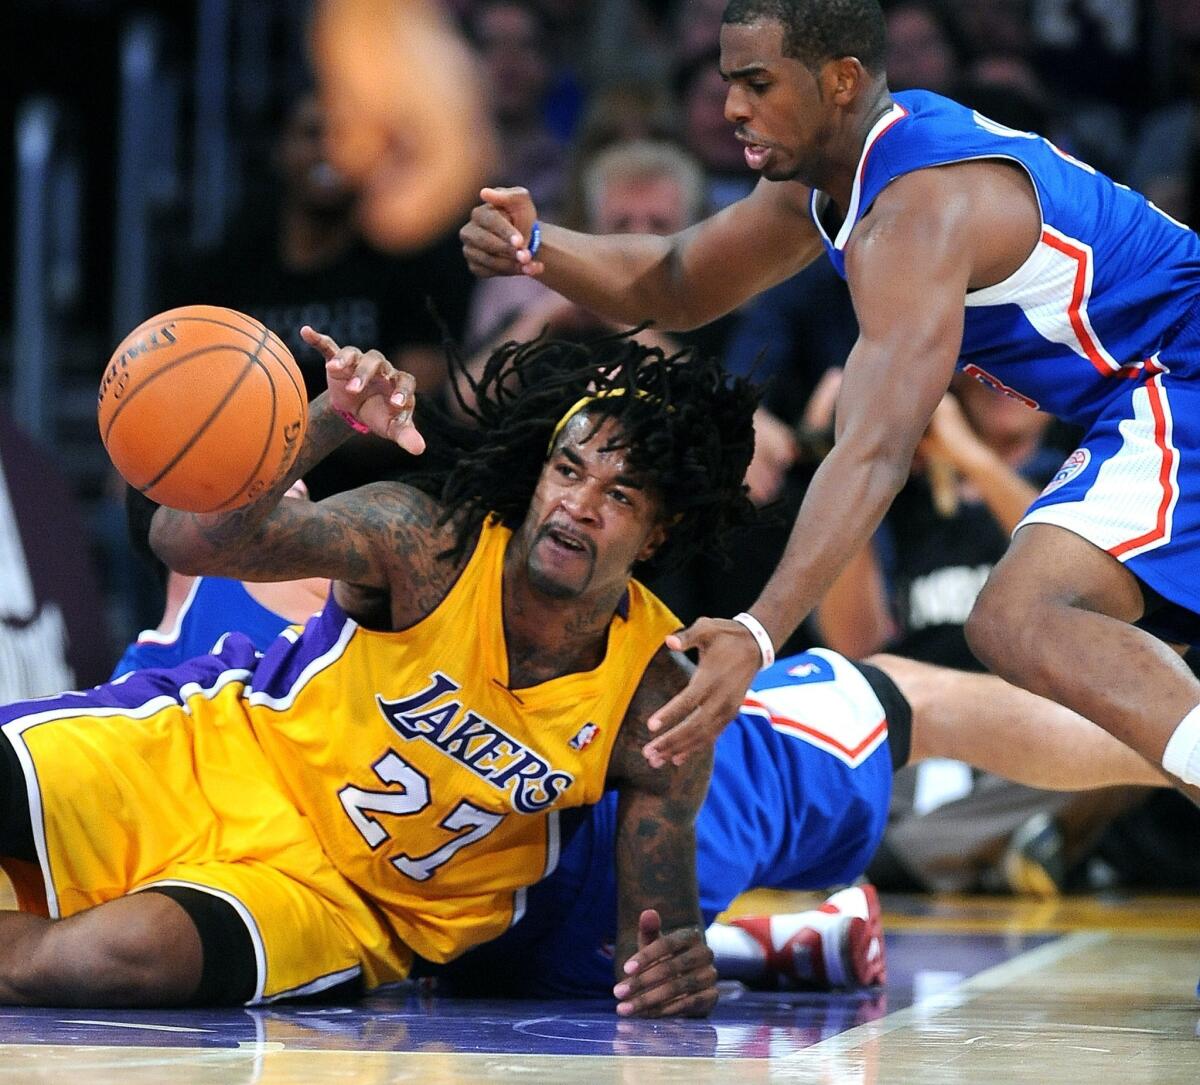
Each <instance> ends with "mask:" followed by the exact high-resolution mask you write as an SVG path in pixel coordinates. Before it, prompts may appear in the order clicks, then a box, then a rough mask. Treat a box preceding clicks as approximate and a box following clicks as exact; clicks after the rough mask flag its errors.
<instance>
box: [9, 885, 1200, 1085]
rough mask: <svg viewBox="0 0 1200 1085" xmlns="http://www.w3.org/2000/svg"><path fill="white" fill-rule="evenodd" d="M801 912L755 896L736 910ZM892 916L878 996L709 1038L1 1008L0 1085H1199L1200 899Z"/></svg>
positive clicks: (525, 1014) (888, 903)
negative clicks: (1199, 986) (775, 1084)
mask: <svg viewBox="0 0 1200 1085" xmlns="http://www.w3.org/2000/svg"><path fill="white" fill-rule="evenodd" d="M5 903H6V902H5V900H4V894H3V892H2V891H0V906H5ZM807 906H811V898H809V897H804V896H802V895H798V894H781V893H757V894H751V895H750V896H749V897H748V898H743V900H742V901H740V902H739V903H738V906H737V907H738V909H739V910H750V911H764V910H768V909H770V910H788V911H792V910H796V909H798V908H802V907H807ZM885 907H886V915H885V925H886V928H887V931H888V960H889V970H890V977H889V983H888V986H887V989H886V991H884V992H882V993H879V994H876V995H873V996H872V995H820V994H804V993H794V992H789V993H783V992H781V993H777V994H751V993H748V992H741V991H740V990H738V989H734V988H731V989H730V990H729V991H728V992H726V993H725V995H724V997H723V998H722V1002H721V1004H720V1006H718V1008H717V1010H716V1012H715V1013H714V1014H713V1016H712V1017H711V1018H710V1019H709V1020H707V1021H703V1022H695V1021H669V1022H653V1021H632V1022H631V1021H620V1020H618V1019H617V1018H616V1017H615V1016H614V1015H613V1014H612V1012H611V1010H610V1009H609V1007H608V1006H607V1005H606V1004H604V1003H589V1002H558V1003H530V1002H500V1001H486V1002H485V1001H467V1000H463V1001H458V1002H454V1001H451V1000H448V999H444V998H436V997H435V998H430V997H422V996H421V995H419V994H417V993H413V992H390V993H388V994H386V995H380V996H376V997H374V998H371V999H368V1000H365V1001H364V1002H362V1003H360V1004H356V1005H352V1006H320V1007H305V1008H291V1009H288V1008H280V1007H274V1008H270V1009H264V1010H229V1011H212V1012H196V1011H170V1012H167V1011H155V1012H150V1011H139V1012H130V1011H106V1010H86V1011H84V1010H21V1009H15V1008H5V1007H0V1085H2V1083H4V1082H10V1081H11V1082H21V1083H25V1082H30V1083H46V1085H61V1083H67V1082H70V1083H71V1085H81V1083H86V1085H105V1083H109V1082H111V1083H114V1085H149V1083H155V1085H157V1083H163V1082H167V1083H170V1085H200V1083H204V1085H208V1083H213V1085H216V1083H220V1085H225V1083H237V1085H325V1083H334V1082H336V1083H339V1085H375V1083H380V1085H382V1083H384V1082H420V1083H422V1085H425V1083H429V1085H441V1083H446V1085H466V1083H472V1085H473V1083H476V1082H506V1083H507V1082H523V1083H524V1082H531V1081H537V1082H540V1083H547V1085H559V1083H563V1085H575V1083H592V1082H599V1083H613V1085H635V1083H636V1085H675V1083H686V1085H709V1083H718V1082H737V1083H739V1085H754V1083H757V1082H766V1081H779V1082H797V1083H813V1085H892V1083H913V1085H918V1083H919V1085H959V1083H971V1085H974V1083H982V1082H988V1083H991V1082H995V1083H998V1085H999V1083H1002V1085H1010V1083H1011V1085H1023V1083H1030V1085H1075V1083H1079V1085H1085V1083H1086V1085H1097V1083H1102V1082H1119V1083H1120V1085H1151V1083H1155V1085H1157V1083H1170V1085H1175V1083H1179V1085H1183V1083H1188V1085H1197V1083H1200V1037H1198V1035H1197V1028H1198V1022H1200V1002H1198V1001H1197V999H1196V995H1195V987H1196V980H1197V977H1198V976H1200V898H1187V899H1180V898H1175V899H1168V898H1153V899H1140V900H1125V901H1108V900H1097V899H1091V898H1084V899H1067V900H1065V901H1063V902H1051V903H1045V904H1042V903H1036V902H1022V901H1011V900H1002V899H999V898H983V899H981V898H915V897H896V898H891V899H887V900H885Z"/></svg>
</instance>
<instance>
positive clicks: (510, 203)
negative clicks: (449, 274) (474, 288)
mask: <svg viewBox="0 0 1200 1085" xmlns="http://www.w3.org/2000/svg"><path fill="white" fill-rule="evenodd" d="M479 197H480V199H482V200H483V203H481V204H480V205H479V206H478V207H476V208H475V210H474V211H472V212H471V218H470V221H469V222H468V223H467V224H466V225H465V226H464V227H463V228H462V229H461V230H459V231H458V238H459V240H460V241H461V242H462V246H463V256H465V257H466V260H467V266H468V267H469V268H470V269H471V271H472V272H473V273H474V274H476V275H478V276H479V277H480V278H481V279H486V278H489V277H490V276H493V275H540V274H541V273H542V272H543V271H544V270H545V267H544V265H543V264H542V262H541V261H540V260H536V259H534V256H533V253H531V252H530V251H529V246H530V244H532V237H531V235H532V232H533V224H534V223H535V222H536V221H537V208H536V207H534V205H533V199H532V197H531V196H530V195H529V190H528V189H525V188H485V189H483V190H482V191H481V192H480V193H479Z"/></svg>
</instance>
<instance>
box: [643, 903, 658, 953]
mask: <svg viewBox="0 0 1200 1085" xmlns="http://www.w3.org/2000/svg"><path fill="white" fill-rule="evenodd" d="M660 934H662V918H661V917H660V916H659V914H658V912H656V911H655V910H654V909H653V908H647V909H646V910H645V911H644V912H642V914H641V915H640V916H638V949H645V948H646V947H647V946H649V945H650V944H651V943H652V942H653V941H654V940H655V939H656V938H657V937H658V936H659V935H660Z"/></svg>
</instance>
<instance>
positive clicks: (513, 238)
mask: <svg viewBox="0 0 1200 1085" xmlns="http://www.w3.org/2000/svg"><path fill="white" fill-rule="evenodd" d="M493 191H496V190H495V189H484V192H493ZM514 213H515V208H513V206H512V205H511V204H503V205H502V204H495V203H484V204H481V205H480V206H479V207H476V208H475V210H474V211H472V212H471V219H470V225H472V226H475V227H476V228H477V229H478V230H479V231H481V232H482V233H484V234H491V235H493V236H494V237H496V238H498V239H500V240H502V241H504V242H506V243H507V244H508V245H509V247H510V248H513V249H519V248H521V247H522V246H523V245H524V244H525V238H524V236H523V235H522V234H521V231H520V229H518V227H517V226H516V224H515V223H514V221H513V215H514ZM476 236H478V235H476ZM479 240H480V241H482V238H479Z"/></svg>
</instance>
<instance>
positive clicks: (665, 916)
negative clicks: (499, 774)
mask: <svg viewBox="0 0 1200 1085" xmlns="http://www.w3.org/2000/svg"><path fill="white" fill-rule="evenodd" d="M685 679H686V673H685V672H684V670H683V668H682V666H681V665H680V664H679V663H677V662H676V661H675V659H674V658H672V657H671V655H670V654H669V653H668V652H666V651H665V650H662V651H660V652H659V653H658V654H657V655H656V656H655V657H654V659H653V660H652V662H651V663H650V666H649V667H648V668H647V669H646V674H645V676H644V678H643V680H642V683H641V685H640V686H639V688H638V692H637V694H636V695H635V697H634V700H633V703H632V704H631V705H630V708H629V712H628V713H627V714H626V717H625V720H624V722H623V723H622V725H621V733H620V735H619V736H618V738H617V741H616V744H615V746H614V748H613V752H612V757H611V760H610V762H609V783H610V784H612V785H615V786H616V787H617V789H618V792H619V796H620V797H619V804H618V816H617V952H616V958H615V961H616V974H617V978H618V979H624V978H626V976H625V973H624V971H623V967H624V965H625V962H626V961H628V960H629V959H630V958H631V957H632V956H633V955H634V954H635V953H637V952H638V949H639V944H638V919H639V916H640V915H641V913H642V911H643V910H644V909H647V908H653V909H655V910H657V911H658V913H659V915H660V916H661V918H662V929H663V933H664V935H665V936H670V935H671V934H672V933H674V932H687V934H688V935H689V936H690V935H692V934H693V933H694V939H693V941H694V942H695V944H697V945H698V946H703V924H702V920H701V915H700V899H699V891H698V889H697V886H696V837H695V820H696V814H697V812H698V811H699V809H700V804H701V803H702V802H703V801H704V796H705V794H706V792H707V790H708V781H709V776H710V775H711V772H712V755H711V751H709V752H707V753H706V754H705V755H704V756H701V757H695V758H691V759H689V760H688V761H687V762H686V763H685V764H683V765H679V766H672V767H671V768H670V769H669V771H666V772H663V771H658V770H655V769H652V768H651V767H650V766H649V765H648V764H647V763H646V760H645V758H644V757H643V756H642V753H641V748H642V746H643V745H644V744H645V742H646V741H647V740H648V738H649V732H648V731H647V730H646V718H647V717H648V716H649V714H650V712H651V710H652V709H653V708H655V707H657V706H658V705H659V704H661V703H662V699H663V698H664V697H670V696H673V695H674V694H675V693H676V692H678V691H679V690H680V689H681V688H682V687H683V684H684V681H685Z"/></svg>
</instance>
